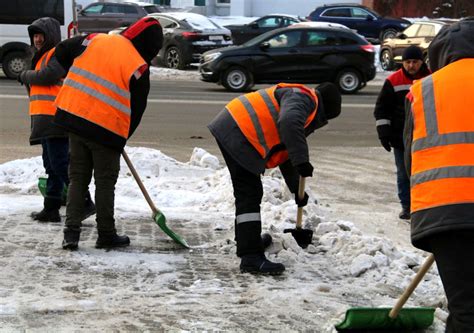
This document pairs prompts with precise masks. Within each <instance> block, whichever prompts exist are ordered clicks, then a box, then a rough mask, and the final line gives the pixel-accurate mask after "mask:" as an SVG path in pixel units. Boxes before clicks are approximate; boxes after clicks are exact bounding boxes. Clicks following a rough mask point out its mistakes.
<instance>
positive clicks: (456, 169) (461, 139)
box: [410, 59, 474, 213]
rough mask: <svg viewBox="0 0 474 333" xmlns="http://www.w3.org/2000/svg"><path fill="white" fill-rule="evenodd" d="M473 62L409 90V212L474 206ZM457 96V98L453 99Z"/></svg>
mask: <svg viewBox="0 0 474 333" xmlns="http://www.w3.org/2000/svg"><path fill="white" fill-rule="evenodd" d="M472 71H474V59H462V60H458V61H456V62H453V63H451V64H449V65H448V66H446V67H444V68H442V69H441V70H439V71H437V72H435V73H434V74H432V75H431V76H428V77H426V78H424V79H423V80H420V81H416V82H415V84H413V86H412V88H411V98H412V104H411V112H412V117H413V141H412V151H411V156H412V165H411V173H410V174H411V177H410V183H411V211H412V213H414V212H417V211H420V210H423V209H428V208H434V207H440V206H446V205H452V204H464V203H474V98H473V96H472V94H473V92H474V82H473V81H472V77H473V76H474V75H473V72H472ZM453 96H455V97H453Z"/></svg>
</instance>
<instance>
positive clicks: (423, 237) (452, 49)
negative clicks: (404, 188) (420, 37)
mask: <svg viewBox="0 0 474 333" xmlns="http://www.w3.org/2000/svg"><path fill="white" fill-rule="evenodd" d="M428 53H429V58H430V66H431V67H432V69H433V70H440V69H442V68H443V67H444V66H446V65H449V64H450V63H453V62H455V61H457V60H461V59H464V58H474V19H472V18H471V19H470V20H468V19H466V20H461V21H459V22H457V23H454V24H453V25H451V26H448V27H446V28H443V29H442V30H441V31H440V32H439V33H438V35H437V36H436V37H435V38H434V39H433V41H432V42H431V44H430V48H429V50H428ZM466 71H468V72H469V71H470V73H473V72H472V68H466ZM472 80H474V76H473V77H472ZM439 84H442V83H439ZM452 98H466V97H465V94H464V95H462V96H461V95H460V97H457V96H452ZM468 98H471V99H472V98H474V96H472V95H471V96H469V97H468ZM410 107H411V104H410V102H409V101H407V103H406V109H407V114H406V121H405V122H406V126H405V129H404V143H405V166H406V169H407V170H408V171H409V172H410V170H411V148H412V138H413V117H412V113H411V112H410ZM466 139H467V138H466ZM473 228H474V204H472V203H464V204H454V205H446V206H441V207H434V208H430V209H424V210H421V211H417V212H415V213H413V214H412V218H411V241H412V243H413V245H414V246H416V247H418V248H421V249H423V250H426V251H430V247H429V239H430V237H431V236H432V235H434V234H438V233H442V232H449V231H452V230H467V229H471V230H472V229H473Z"/></svg>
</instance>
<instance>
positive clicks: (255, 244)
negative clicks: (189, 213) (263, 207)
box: [219, 145, 264, 257]
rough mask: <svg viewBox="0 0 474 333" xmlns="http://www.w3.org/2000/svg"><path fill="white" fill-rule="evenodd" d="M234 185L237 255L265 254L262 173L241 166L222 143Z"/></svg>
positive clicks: (223, 153) (222, 150)
mask: <svg viewBox="0 0 474 333" xmlns="http://www.w3.org/2000/svg"><path fill="white" fill-rule="evenodd" d="M219 148H220V149H221V152H222V155H223V156H224V160H225V162H226V164H227V168H228V169H229V172H230V177H231V179H232V185H233V187H234V198H235V241H236V242H237V256H239V257H242V256H244V255H248V254H263V252H264V249H263V245H262V241H261V236H260V234H261V233H262V221H261V218H260V203H261V202H262V196H263V187H262V181H261V179H260V175H258V174H257V175H256V174H253V173H251V172H249V171H247V170H246V169H245V168H243V167H242V166H240V164H238V163H237V162H236V161H235V160H234V159H233V158H232V156H230V155H229V154H228V153H227V152H226V151H225V150H224V149H223V148H222V147H221V146H220V145H219Z"/></svg>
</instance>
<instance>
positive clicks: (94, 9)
mask: <svg viewBox="0 0 474 333" xmlns="http://www.w3.org/2000/svg"><path fill="white" fill-rule="evenodd" d="M102 8H104V5H103V4H97V5H93V6H90V7H87V8H84V13H86V14H100V12H101V11H102Z"/></svg>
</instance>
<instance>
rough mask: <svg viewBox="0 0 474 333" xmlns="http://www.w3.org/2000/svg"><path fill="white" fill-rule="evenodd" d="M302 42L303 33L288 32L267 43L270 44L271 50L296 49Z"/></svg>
mask: <svg viewBox="0 0 474 333" xmlns="http://www.w3.org/2000/svg"><path fill="white" fill-rule="evenodd" d="M300 41H301V31H287V32H284V33H281V34H278V35H276V36H273V37H272V38H270V39H267V40H266V42H268V44H270V48H271V49H276V48H284V47H294V46H297V45H298V44H299V43H300Z"/></svg>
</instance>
